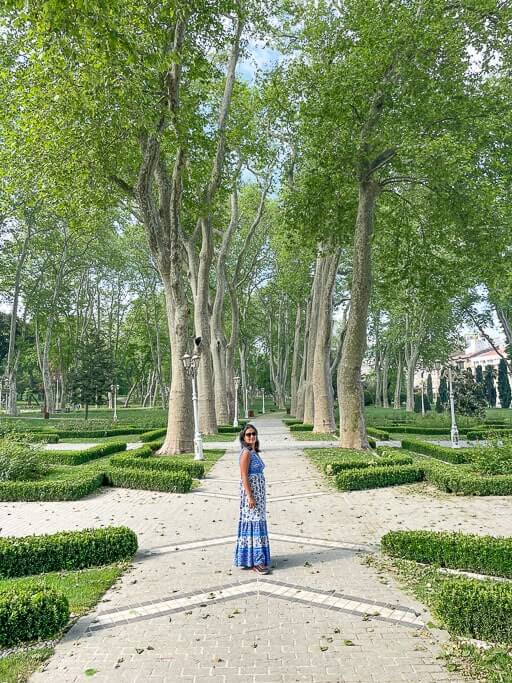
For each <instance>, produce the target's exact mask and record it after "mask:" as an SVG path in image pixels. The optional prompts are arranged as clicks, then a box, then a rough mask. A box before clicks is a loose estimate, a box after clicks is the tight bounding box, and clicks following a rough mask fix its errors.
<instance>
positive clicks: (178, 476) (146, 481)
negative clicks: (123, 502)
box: [108, 467, 192, 493]
mask: <svg viewBox="0 0 512 683" xmlns="http://www.w3.org/2000/svg"><path fill="white" fill-rule="evenodd" d="M108 480H109V482H110V483H111V484H112V486H121V487H123V488H127V489H145V490H147V491H169V492H172V493H188V491H190V489H191V487H192V477H191V476H190V474H188V473H187V472H161V471H146V470H141V469H136V468H131V469H128V468H125V467H112V468H111V469H110V470H109V473H108Z"/></svg>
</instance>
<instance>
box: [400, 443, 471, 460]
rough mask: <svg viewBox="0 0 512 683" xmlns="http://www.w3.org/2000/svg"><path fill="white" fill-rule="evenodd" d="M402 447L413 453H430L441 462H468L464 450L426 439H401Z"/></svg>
mask: <svg viewBox="0 0 512 683" xmlns="http://www.w3.org/2000/svg"><path fill="white" fill-rule="evenodd" d="M402 448H404V449H406V450H408V451H414V452H415V453H423V455H430V457H431V458H436V460H442V461H443V462H449V463H452V464H454V465H459V464H461V463H466V462H470V457H469V454H468V453H467V452H466V451H464V450H459V449H457V448H447V447H446V446H438V445H437V444H435V443H428V442H427V441H418V440H416V439H402Z"/></svg>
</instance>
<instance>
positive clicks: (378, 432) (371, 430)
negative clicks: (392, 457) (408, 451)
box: [366, 427, 389, 441]
mask: <svg viewBox="0 0 512 683" xmlns="http://www.w3.org/2000/svg"><path fill="white" fill-rule="evenodd" d="M366 433H367V434H369V435H370V436H374V437H375V438H377V439H379V441H388V440H389V432H386V431H384V430H383V429H377V427H367V428H366Z"/></svg>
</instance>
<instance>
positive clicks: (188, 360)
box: [181, 353, 204, 460]
mask: <svg viewBox="0 0 512 683" xmlns="http://www.w3.org/2000/svg"><path fill="white" fill-rule="evenodd" d="M181 360H182V361H183V367H184V368H185V371H186V372H187V375H188V376H189V377H190V378H191V379H192V406H193V409H194V460H204V453H203V437H202V436H201V432H200V431H199V403H198V398H197V386H196V379H197V369H198V367H199V356H198V354H197V353H196V354H194V355H193V356H190V355H189V354H188V353H186V354H185V355H184V356H182V358H181Z"/></svg>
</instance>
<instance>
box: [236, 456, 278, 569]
mask: <svg viewBox="0 0 512 683" xmlns="http://www.w3.org/2000/svg"><path fill="white" fill-rule="evenodd" d="M244 450H248V451H249V453H250V456H251V460H250V462H249V483H250V485H251V489H252V493H253V496H254V500H255V501H256V507H254V508H252V509H251V508H250V507H249V505H248V503H247V494H246V493H245V491H244V487H243V484H242V482H240V519H239V521H238V539H237V542H236V548H235V566H236V567H254V566H255V565H258V564H259V565H265V566H267V567H269V566H270V545H269V542H268V531H267V509H266V507H267V506H266V491H265V476H264V474H263V470H264V469H265V464H264V462H263V460H262V459H261V458H260V456H259V455H258V453H256V451H250V450H249V449H248V448H244V449H243V450H242V451H241V453H240V455H242V453H243V451H244ZM239 459H240V458H239Z"/></svg>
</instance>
